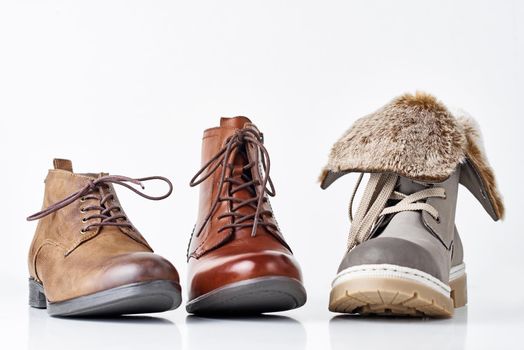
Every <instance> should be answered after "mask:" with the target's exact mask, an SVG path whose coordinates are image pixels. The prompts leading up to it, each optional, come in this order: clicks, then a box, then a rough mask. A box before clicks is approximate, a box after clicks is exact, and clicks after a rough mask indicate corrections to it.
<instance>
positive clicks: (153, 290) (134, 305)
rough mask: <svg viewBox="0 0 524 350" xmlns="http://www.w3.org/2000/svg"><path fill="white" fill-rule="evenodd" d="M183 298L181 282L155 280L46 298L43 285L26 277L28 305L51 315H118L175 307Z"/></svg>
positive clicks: (160, 310) (166, 309)
mask: <svg viewBox="0 0 524 350" xmlns="http://www.w3.org/2000/svg"><path fill="white" fill-rule="evenodd" d="M181 302H182V296H181V292H180V285H179V284H178V283H176V282H173V281H165V280H157V281H147V282H139V283H133V284H127V285H124V286H120V287H116V288H112V289H108V290H104V291H101V292H97V293H93V294H90V295H85V296H81V297H78V298H74V299H70V300H66V301H61V302H54V303H53V302H49V301H48V300H47V299H46V297H45V293H44V288H43V286H42V285H41V284H40V283H38V282H37V281H35V280H34V279H32V278H30V279H29V305H30V306H32V307H34V308H39V309H47V312H48V313H49V314H50V315H51V316H76V317H81V316H117V315H127V314H142V313H154V312H163V311H168V310H173V309H176V308H177V307H178V306H179V305H180V303H181Z"/></svg>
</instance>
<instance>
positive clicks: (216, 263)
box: [186, 117, 306, 314]
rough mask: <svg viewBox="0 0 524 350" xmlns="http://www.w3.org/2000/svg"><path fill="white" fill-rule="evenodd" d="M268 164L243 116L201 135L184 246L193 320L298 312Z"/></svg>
mask: <svg viewBox="0 0 524 350" xmlns="http://www.w3.org/2000/svg"><path fill="white" fill-rule="evenodd" d="M269 168H270V161H269V155H268V152H267V150H266V148H265V147H264V145H263V137H262V134H261V133H260V131H258V129H257V128H256V127H255V125H253V124H252V123H251V121H250V120H249V119H247V118H245V117H235V118H222V119H221V120H220V127H217V128H212V129H208V130H206V131H204V137H203V143H202V169H201V170H200V171H198V173H197V174H196V175H195V177H194V178H193V179H192V180H191V186H196V185H200V206H199V211H198V219H197V223H196V226H195V229H194V231H193V234H192V237H191V241H190V243H189V247H188V256H187V257H188V262H189V270H188V283H189V284H188V285H189V301H188V303H187V306H186V309H187V311H188V312H192V313H201V314H202V313H222V314H228V313H243V314H246V313H263V312H273V311H283V310H289V309H294V308H297V307H300V306H302V305H303V304H304V303H305V302H306V292H305V290H304V287H303V286H302V281H301V280H302V276H301V272H300V268H299V266H298V264H297V262H296V260H295V258H294V257H293V254H292V253H291V249H290V248H289V246H288V245H287V243H286V241H285V240H284V238H283V236H282V234H281V233H280V229H279V227H278V225H277V222H276V221H275V218H274V216H273V211H272V209H271V206H270V204H269V200H268V195H270V196H274V195H275V190H274V188H273V184H272V182H271V179H270V178H269Z"/></svg>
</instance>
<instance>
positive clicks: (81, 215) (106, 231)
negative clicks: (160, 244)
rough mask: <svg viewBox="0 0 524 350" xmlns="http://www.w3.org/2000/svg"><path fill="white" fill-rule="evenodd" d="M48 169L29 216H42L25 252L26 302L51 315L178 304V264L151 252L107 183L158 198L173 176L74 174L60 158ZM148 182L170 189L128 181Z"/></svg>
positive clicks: (129, 310) (157, 309) (167, 307)
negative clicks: (37, 205) (39, 202)
mask: <svg viewBox="0 0 524 350" xmlns="http://www.w3.org/2000/svg"><path fill="white" fill-rule="evenodd" d="M54 167H55V168H54V169H52V170H49V173H48V175H47V178H46V180H45V194H44V204H43V207H44V208H45V209H43V210H42V211H41V212H39V213H36V214H34V215H32V216H30V217H28V218H27V219H28V220H37V219H40V221H39V222H38V226H37V228H36V233H35V236H34V238H33V242H32V244H31V248H30V250H29V261H28V263H29V273H30V276H31V277H30V279H29V305H31V306H33V307H36V308H47V310H48V312H49V314H51V315H53V316H87V315H89V316H92V315H119V314H135V313H150V312H160V311H166V310H171V309H175V308H177V307H178V306H179V305H180V302H181V297H180V296H181V294H180V285H179V277H178V273H177V271H176V269H175V268H174V267H173V265H171V263H170V262H169V261H167V260H166V259H164V258H162V257H160V256H158V255H156V254H153V250H152V249H151V247H150V246H149V244H148V243H147V242H146V240H145V239H144V237H142V235H141V234H140V233H139V232H138V230H137V229H136V228H135V227H134V226H133V224H132V223H131V221H129V219H128V218H127V216H126V214H125V213H124V211H123V209H122V207H121V205H120V203H119V200H118V198H117V195H116V192H115V189H114V188H113V184H117V185H120V186H124V187H126V188H128V189H130V190H132V191H134V192H135V193H137V194H139V195H140V196H142V197H144V198H147V199H151V200H160V199H164V198H166V197H168V196H169V195H170V194H171V192H172V185H171V182H170V181H169V180H167V179H166V178H163V177H158V176H153V177H147V178H142V179H131V178H128V177H124V176H116V175H108V174H103V173H100V174H76V173H73V167H72V164H71V161H69V160H64V159H55V160H54ZM148 180H162V181H164V182H166V183H167V184H168V185H169V191H168V192H167V193H166V194H165V195H163V196H160V197H152V196H148V195H146V194H144V193H142V192H140V191H138V190H136V189H135V188H133V187H131V186H130V184H135V185H140V186H142V182H145V181H148ZM142 188H143V186H142Z"/></svg>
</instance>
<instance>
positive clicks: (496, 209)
mask: <svg viewBox="0 0 524 350" xmlns="http://www.w3.org/2000/svg"><path fill="white" fill-rule="evenodd" d="M485 170H486V169H485ZM487 170H489V172H488V173H482V172H481V171H480V170H479V168H478V167H477V166H475V165H474V163H473V162H472V161H471V160H470V159H469V158H466V161H465V162H464V163H463V164H462V165H461V169H460V180H459V182H460V183H461V184H462V185H464V187H466V188H467V189H468V190H469V191H470V192H471V194H473V196H475V198H477V200H478V201H479V202H480V204H481V205H482V207H484V210H486V212H487V213H488V214H489V216H491V218H492V219H493V220H495V221H498V220H499V219H502V218H503V217H504V206H503V204H502V200H501V199H500V197H499V196H498V194H497V192H496V189H495V188H494V186H495V184H494V183H493V180H494V178H493V175H492V173H491V169H487Z"/></svg>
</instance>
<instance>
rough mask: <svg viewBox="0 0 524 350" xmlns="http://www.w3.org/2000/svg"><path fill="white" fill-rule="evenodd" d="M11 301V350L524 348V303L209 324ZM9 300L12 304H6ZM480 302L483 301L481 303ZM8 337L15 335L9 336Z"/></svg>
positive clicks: (310, 310) (317, 310)
mask: <svg viewBox="0 0 524 350" xmlns="http://www.w3.org/2000/svg"><path fill="white" fill-rule="evenodd" d="M24 297H25V296H16V297H12V298H10V299H9V300H10V302H9V303H4V304H5V305H2V308H1V309H2V312H1V314H0V329H1V330H2V337H1V340H2V342H3V345H11V346H10V347H9V346H2V348H4V349H14V348H17V349H18V348H21V347H24V346H26V347H27V349H31V350H32V349H35V350H43V349H53V350H60V349H68V350H70V349H72V348H74V349H75V350H82V349H90V350H93V349H105V348H110V349H128V350H132V349H141V350H143V349H152V348H153V347H154V349H217V348H218V349H222V348H227V349H228V350H235V349H242V350H245V349H250V350H257V349H266V350H267V349H270V350H277V349H286V350H294V349H297V350H298V349H332V350H342V349H344V350H347V349H359V350H360V349H377V348H381V347H382V348H387V349H388V350H390V349H403V350H406V349H439V350H442V349H475V350H477V349H494V348H498V349H512V348H515V349H522V348H524V347H523V346H522V342H520V341H517V339H519V336H520V332H522V330H523V329H524V322H523V321H522V314H521V313H519V312H518V310H524V307H523V306H524V301H522V299H518V300H513V301H511V302H512V303H513V308H510V307H508V306H503V305H500V304H499V305H494V304H493V305H490V304H487V303H475V304H474V305H470V306H469V307H466V308H461V309H458V310H457V311H456V314H455V317H453V318H452V319H411V318H387V317H370V318H364V317H355V316H344V315H336V314H332V313H329V312H328V311H327V308H326V305H325V303H324V301H323V300H317V301H316V302H315V301H310V302H309V303H308V304H307V305H306V307H304V308H303V309H300V310H295V311H292V312H288V313H281V314H278V315H267V316H261V317H247V318H246V317H240V318H227V319H218V318H203V317H196V316H190V315H188V314H187V313H186V312H185V310H184V309H183V308H180V309H178V310H175V311H172V312H167V313H161V314H155V315H147V316H127V317H117V318H91V319H65V318H53V317H49V316H48V315H47V313H46V312H45V310H37V309H31V308H29V307H27V305H26V303H25V298H24ZM4 300H6V299H4ZM481 300H482V298H479V299H478V300H477V301H481ZM519 300H521V301H520V302H519ZM6 330H9V331H6Z"/></svg>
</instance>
